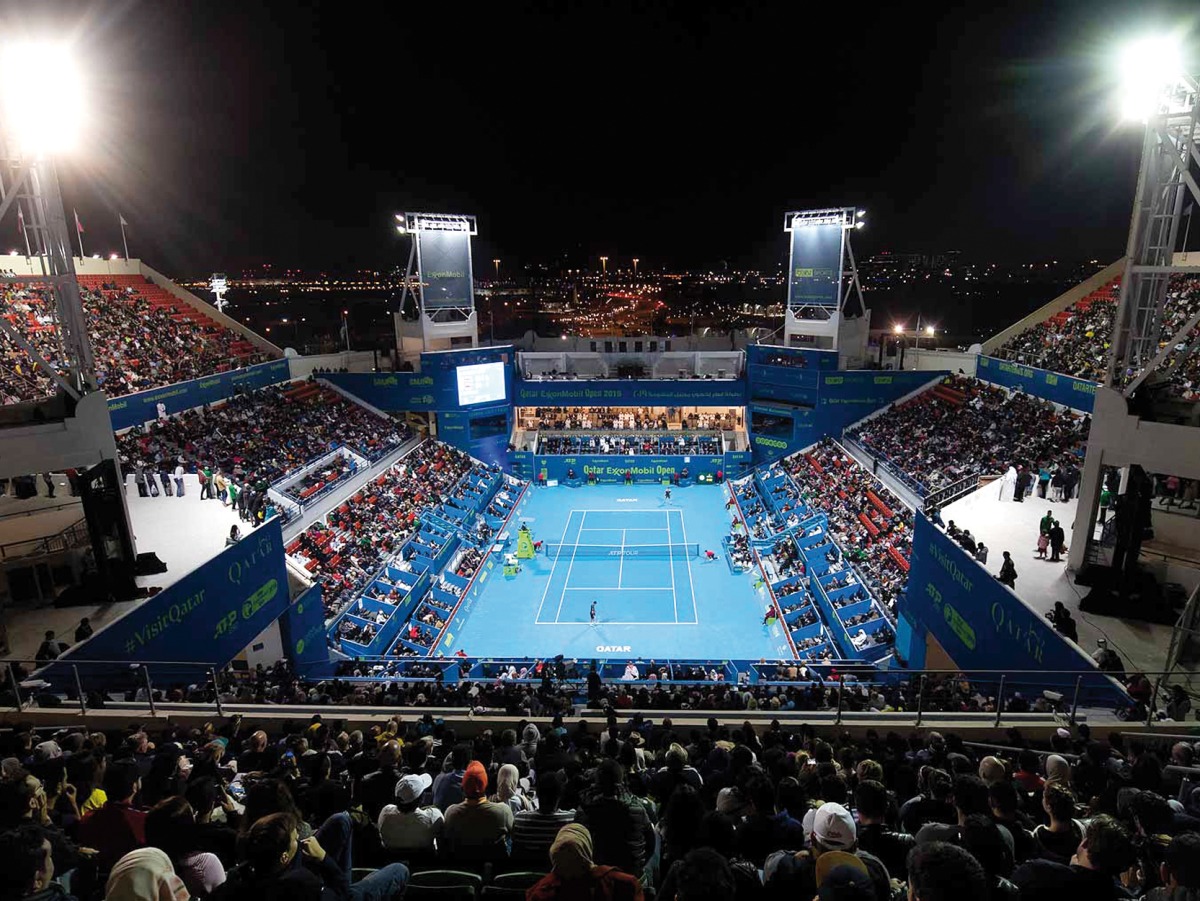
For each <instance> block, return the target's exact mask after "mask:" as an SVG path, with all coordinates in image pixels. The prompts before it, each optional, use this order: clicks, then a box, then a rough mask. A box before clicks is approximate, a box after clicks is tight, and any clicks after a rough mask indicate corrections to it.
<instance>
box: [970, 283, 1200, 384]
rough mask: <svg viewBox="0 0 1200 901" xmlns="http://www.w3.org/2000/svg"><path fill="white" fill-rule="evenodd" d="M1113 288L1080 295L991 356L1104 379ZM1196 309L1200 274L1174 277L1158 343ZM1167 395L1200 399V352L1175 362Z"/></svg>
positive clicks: (1172, 358) (1171, 357)
mask: <svg viewBox="0 0 1200 901" xmlns="http://www.w3.org/2000/svg"><path fill="white" fill-rule="evenodd" d="M1116 290H1117V289H1116V288H1115V287H1113V288H1111V289H1110V290H1106V291H1104V292H1102V293H1097V294H1095V295H1092V296H1089V297H1085V298H1084V299H1082V300H1080V301H1078V302H1076V303H1075V304H1073V305H1072V306H1070V307H1068V308H1067V309H1066V310H1064V311H1063V312H1061V313H1057V314H1055V315H1054V316H1051V317H1049V318H1048V319H1045V320H1043V321H1042V322H1039V323H1037V324H1036V325H1034V326H1032V327H1031V328H1029V329H1026V330H1025V331H1023V332H1021V333H1020V334H1019V335H1014V336H1013V337H1012V338H1009V339H1008V340H1007V341H1006V342H1004V344H1003V345H1001V346H1000V347H999V348H997V349H996V350H995V351H993V352H992V355H993V356H996V357H1000V358H1002V359H1005V360H1012V361H1013V362H1016V363H1021V364H1022V365H1025V366H1036V367H1037V368H1039V369H1049V370H1050V371H1052V372H1062V373H1065V374H1067V375H1071V376H1074V377H1076V378H1081V379H1089V380H1091V381H1097V382H1098V381H1103V380H1104V377H1105V373H1106V371H1107V369H1108V356H1109V349H1110V345H1111V341H1112V333H1113V324H1114V318H1115V316H1116V310H1117V294H1116ZM1197 310H1200V278H1196V277H1195V276H1176V277H1174V278H1173V279H1172V280H1171V281H1170V283H1169V285H1168V288H1167V303H1166V305H1165V307H1164V309H1163V317H1162V328H1161V332H1160V336H1159V341H1160V346H1161V345H1162V344H1165V343H1166V342H1167V341H1169V340H1170V339H1171V338H1172V337H1173V336H1174V335H1175V333H1176V332H1177V331H1179V329H1181V328H1183V326H1184V325H1186V324H1187V322H1188V320H1189V319H1191V317H1192V316H1194V315H1195V313H1196V311H1197ZM1198 334H1200V331H1198V330H1196V329H1193V330H1192V332H1191V333H1190V334H1189V335H1187V336H1186V337H1185V339H1184V340H1183V341H1182V342H1181V343H1180V344H1178V345H1176V346H1175V347H1174V348H1173V349H1172V351H1171V353H1170V354H1168V356H1167V357H1166V358H1165V359H1164V361H1163V364H1162V366H1161V367H1160V372H1161V371H1165V370H1166V369H1167V367H1169V366H1172V365H1173V364H1175V363H1176V358H1177V357H1178V356H1179V355H1180V354H1181V352H1182V351H1183V350H1184V349H1186V348H1187V346H1188V344H1189V342H1191V341H1192V340H1194V339H1195V338H1196V336H1197V335H1198ZM1169 381H1170V393H1172V394H1175V395H1177V396H1179V397H1181V398H1182V399H1184V400H1189V401H1195V400H1200V355H1198V354H1192V355H1191V356H1190V357H1189V358H1187V359H1183V360H1179V365H1178V366H1177V367H1175V369H1174V371H1172V372H1171V376H1170V379H1169Z"/></svg>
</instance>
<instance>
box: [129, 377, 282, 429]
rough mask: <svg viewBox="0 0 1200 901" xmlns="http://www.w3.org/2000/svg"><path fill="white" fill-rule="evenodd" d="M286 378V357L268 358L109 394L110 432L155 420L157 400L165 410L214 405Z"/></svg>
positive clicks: (175, 411) (173, 411) (178, 410)
mask: <svg viewBox="0 0 1200 901" xmlns="http://www.w3.org/2000/svg"><path fill="white" fill-rule="evenodd" d="M289 378H291V374H290V372H289V370H288V362H287V360H271V361H270V362H267V363H258V364H256V365H254V366H246V367H245V368H243V369H233V370H231V371H229V372H218V373H216V374H215V375H210V376H205V377H204V378H202V379H192V380H191V381H190V382H177V383H175V384H174V385H166V386H165V387H162V388H154V389H151V390H150V391H139V392H138V393H137V394H126V395H125V396H124V397H111V398H109V400H108V413H109V416H110V417H112V426H113V431H120V430H121V429H128V428H132V427H133V426H137V425H141V424H142V423H144V422H147V421H149V420H151V419H157V418H158V405H159V403H160V402H161V403H162V404H163V405H164V406H165V407H166V408H167V412H168V413H178V412H180V411H181V410H190V409H191V408H192V407H199V406H200V405H202V404H215V403H217V402H218V401H222V400H225V399H226V398H229V397H232V396H233V395H235V394H237V393H238V392H239V391H251V390H253V389H255V388H264V387H266V386H267V385H274V384H275V383H276V382H284V381H287V380H288V379H289Z"/></svg>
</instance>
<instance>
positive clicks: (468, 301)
mask: <svg viewBox="0 0 1200 901" xmlns="http://www.w3.org/2000/svg"><path fill="white" fill-rule="evenodd" d="M416 236H417V266H418V270H419V272H420V278H421V284H422V288H421V305H422V307H423V308H424V309H426V310H438V309H444V308H446V307H470V306H472V305H473V303H474V295H473V293H472V291H471V235H470V234H469V233H468V232H465V231H424V230H422V231H419V232H417V233H416Z"/></svg>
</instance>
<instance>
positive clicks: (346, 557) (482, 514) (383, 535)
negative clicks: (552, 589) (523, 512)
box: [287, 441, 517, 657]
mask: <svg viewBox="0 0 1200 901" xmlns="http://www.w3.org/2000/svg"><path fill="white" fill-rule="evenodd" d="M516 498H517V494H516V493H515V491H513V490H512V489H510V488H509V487H507V486H506V485H505V483H504V479H503V478H502V477H501V475H500V473H499V471H498V470H497V469H495V468H494V467H489V466H486V465H485V464H483V463H480V462H478V461H475V460H472V459H471V458H470V457H469V456H467V455H466V454H464V453H463V452H462V451H459V450H456V449H455V448H452V447H450V446H449V445H446V444H442V443H440V442H437V441H427V442H425V443H424V444H422V445H420V446H419V447H418V448H417V449H416V450H414V451H413V452H412V453H410V454H408V455H407V456H405V457H404V458H403V459H402V460H400V461H399V462H398V463H396V465H395V466H393V467H392V468H391V469H389V470H388V471H387V472H385V473H383V474H382V475H380V476H379V477H378V478H376V479H375V480H374V481H372V482H371V484H370V486H369V487H368V488H366V489H364V490H363V491H360V492H358V493H357V494H355V495H354V496H353V497H351V498H350V499H348V500H347V501H346V502H345V503H343V504H342V505H341V506H340V507H338V508H337V509H336V510H334V511H333V512H332V513H330V514H329V515H328V516H327V517H326V518H325V520H324V521H323V522H319V523H315V524H313V525H311V526H309V527H308V529H306V530H305V531H304V532H303V533H301V534H300V535H299V536H298V537H297V538H296V539H294V540H293V541H292V542H291V543H290V544H289V545H288V547H287V553H288V555H289V557H290V558H291V559H292V561H293V562H294V563H295V564H296V565H298V566H300V567H302V568H303V569H305V570H307V571H308V572H309V573H310V574H311V575H312V577H313V578H314V579H315V580H316V581H317V582H318V583H319V584H320V585H321V588H322V595H323V599H324V603H325V611H326V617H327V619H333V620H335V622H334V623H333V626H332V628H331V632H330V637H331V641H332V644H333V647H334V648H335V649H336V650H338V651H340V652H342V653H344V654H347V655H349V656H353V657H359V656H375V657H380V656H383V655H385V654H393V655H399V656H406V655H408V656H410V655H417V654H425V653H427V652H428V650H429V649H430V648H431V647H432V646H433V644H434V643H435V641H436V640H437V638H438V635H439V634H440V633H441V630H442V629H443V628H445V625H446V623H447V622H448V621H449V619H450V616H451V615H452V613H453V611H454V608H455V606H456V604H457V602H458V598H459V597H460V596H461V595H462V592H463V591H464V590H465V589H466V587H467V586H468V585H469V584H470V582H471V580H472V579H473V578H474V576H475V574H476V573H477V572H478V570H479V567H480V566H481V565H482V564H483V562H484V560H485V558H486V552H487V549H488V548H489V547H490V542H491V540H492V538H493V536H494V535H495V533H496V531H497V530H498V529H499V527H500V526H501V524H503V522H504V521H505V519H507V517H508V514H509V512H511V509H512V507H513V505H514V504H515V503H516ZM343 623H345V624H346V625H343ZM367 626H370V627H371V628H370V629H367V628H366V627H367Z"/></svg>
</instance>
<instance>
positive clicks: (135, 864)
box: [104, 848, 189, 901]
mask: <svg viewBox="0 0 1200 901" xmlns="http://www.w3.org/2000/svg"><path fill="white" fill-rule="evenodd" d="M188 898H189V893H188V888H187V886H186V885H184V883H183V880H182V879H180V878H179V876H177V875H176V873H175V868H174V867H173V866H171V859H170V858H169V857H168V856H167V855H166V854H165V853H163V852H162V851H161V850H159V849H158V848H137V849H136V850H133V851H130V852H129V853H128V854H126V855H125V856H123V857H122V858H121V859H120V860H118V861H117V863H116V865H115V866H114V867H113V868H112V873H110V874H109V877H108V884H107V885H106V886H105V887H104V901H188Z"/></svg>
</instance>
